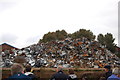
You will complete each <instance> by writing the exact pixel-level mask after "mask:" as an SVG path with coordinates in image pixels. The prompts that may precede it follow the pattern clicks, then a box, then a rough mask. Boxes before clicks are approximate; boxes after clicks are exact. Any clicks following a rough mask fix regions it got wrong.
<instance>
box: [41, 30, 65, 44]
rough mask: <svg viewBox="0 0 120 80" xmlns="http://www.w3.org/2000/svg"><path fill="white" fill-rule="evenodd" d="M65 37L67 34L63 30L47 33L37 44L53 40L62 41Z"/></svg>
mask: <svg viewBox="0 0 120 80" xmlns="http://www.w3.org/2000/svg"><path fill="white" fill-rule="evenodd" d="M66 37H67V32H66V31H65V30H61V31H60V30H57V31H56V32H48V33H47V34H45V35H44V36H43V39H40V40H39V42H49V41H54V40H63V39H65V38H66Z"/></svg>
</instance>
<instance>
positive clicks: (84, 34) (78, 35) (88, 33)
mask: <svg viewBox="0 0 120 80" xmlns="http://www.w3.org/2000/svg"><path fill="white" fill-rule="evenodd" d="M70 36H71V37H72V38H73V39H76V38H82V37H86V38H88V39H89V40H92V39H95V35H93V32H91V31H90V30H86V29H80V30H79V31H76V32H74V33H73V34H71V35H70Z"/></svg>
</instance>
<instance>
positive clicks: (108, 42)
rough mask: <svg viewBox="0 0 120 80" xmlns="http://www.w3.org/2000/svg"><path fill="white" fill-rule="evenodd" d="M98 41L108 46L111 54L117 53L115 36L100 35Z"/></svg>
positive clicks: (109, 34)
mask: <svg viewBox="0 0 120 80" xmlns="http://www.w3.org/2000/svg"><path fill="white" fill-rule="evenodd" d="M97 40H98V42H99V43H101V44H102V45H106V48H107V49H108V50H110V51H111V52H115V47H116V45H115V43H114V41H115V38H113V35H112V34H111V33H107V34H105V35H103V34H99V35H98V37H97Z"/></svg>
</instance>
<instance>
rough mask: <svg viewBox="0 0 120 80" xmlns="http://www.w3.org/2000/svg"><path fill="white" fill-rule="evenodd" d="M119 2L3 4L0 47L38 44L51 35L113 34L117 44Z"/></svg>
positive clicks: (16, 0) (2, 0)
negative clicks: (56, 32)
mask: <svg viewBox="0 0 120 80" xmlns="http://www.w3.org/2000/svg"><path fill="white" fill-rule="evenodd" d="M118 1H119V0H0V29H1V31H0V44H2V43H4V42H6V43H8V44H11V45H13V46H15V47H17V48H22V47H27V46H29V45H31V44H34V43H37V42H38V41H39V39H41V38H42V37H43V35H44V34H45V33H47V32H49V31H51V32H52V31H56V30H62V29H64V30H66V31H67V32H68V33H73V32H75V31H78V30H79V29H81V28H84V29H87V30H89V29H90V30H91V31H92V32H93V33H94V34H95V35H96V36H97V35H98V34H100V33H102V34H106V33H112V34H113V36H114V38H115V39H116V40H115V43H116V44H118Z"/></svg>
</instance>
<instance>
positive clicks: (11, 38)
mask: <svg viewBox="0 0 120 80" xmlns="http://www.w3.org/2000/svg"><path fill="white" fill-rule="evenodd" d="M17 38H18V37H17V36H16V35H14V34H11V33H5V34H2V35H1V42H8V43H14V42H15V41H16V40H17Z"/></svg>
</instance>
